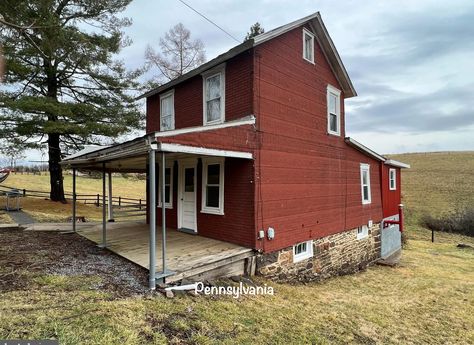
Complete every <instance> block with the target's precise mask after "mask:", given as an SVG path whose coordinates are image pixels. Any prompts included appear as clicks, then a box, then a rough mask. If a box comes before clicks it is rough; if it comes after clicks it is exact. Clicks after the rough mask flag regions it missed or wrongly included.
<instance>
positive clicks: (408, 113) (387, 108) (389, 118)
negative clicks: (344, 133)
mask: <svg viewBox="0 0 474 345" xmlns="http://www.w3.org/2000/svg"><path fill="white" fill-rule="evenodd" d="M473 86H474V85H468V86H466V87H452V88H449V87H448V88H446V89H445V88H443V89H442V90H439V91H436V92H432V93H430V94H426V95H423V94H416V95H410V94H408V93H402V92H396V91H393V93H392V94H391V97H387V98H381V99H380V100H377V99H376V101H375V102H373V103H369V102H363V101H362V102H361V103H359V104H356V105H355V106H354V107H353V109H352V110H351V111H350V112H349V113H348V114H347V115H346V116H347V123H348V129H349V131H356V132H357V131H377V132H393V131H399V132H407V133H423V132H431V131H451V130H458V129H465V128H466V127H469V126H472V125H474V99H473V98H472V92H471V90H472V87H473ZM374 89H376V86H375V85H374ZM376 92H377V91H374V92H373V93H376ZM443 108H452V109H450V110H446V109H445V110H442V109H443Z"/></svg>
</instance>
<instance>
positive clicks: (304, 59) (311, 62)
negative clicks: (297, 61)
mask: <svg viewBox="0 0 474 345" xmlns="http://www.w3.org/2000/svg"><path fill="white" fill-rule="evenodd" d="M303 61H306V62H309V63H310V64H312V65H316V63H315V62H314V61H311V60H308V59H306V58H303Z"/></svg>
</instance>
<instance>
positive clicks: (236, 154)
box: [159, 143, 253, 159]
mask: <svg viewBox="0 0 474 345" xmlns="http://www.w3.org/2000/svg"><path fill="white" fill-rule="evenodd" d="M159 151H163V152H173V153H189V154H193V155H202V156H216V157H231V158H243V159H253V154H252V153H251V152H241V151H229V150H219V149H210V148H205V147H196V146H188V145H181V144H168V143H160V144H159Z"/></svg>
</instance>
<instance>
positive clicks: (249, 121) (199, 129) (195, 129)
mask: <svg viewBox="0 0 474 345" xmlns="http://www.w3.org/2000/svg"><path fill="white" fill-rule="evenodd" d="M254 124H255V116H253V115H250V116H247V117H245V118H243V119H239V120H235V121H228V122H224V123H219V124H215V125H207V126H198V127H189V128H181V129H175V130H172V131H165V132H155V133H154V134H153V136H155V137H156V138H164V137H171V136H174V135H179V134H187V133H195V132H204V131H211V130H214V129H221V128H229V127H238V126H244V125H254Z"/></svg>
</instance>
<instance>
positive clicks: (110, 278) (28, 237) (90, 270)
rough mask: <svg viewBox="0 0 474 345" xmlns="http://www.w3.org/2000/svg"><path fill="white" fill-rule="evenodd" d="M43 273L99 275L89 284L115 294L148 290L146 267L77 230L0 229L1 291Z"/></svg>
mask: <svg viewBox="0 0 474 345" xmlns="http://www.w3.org/2000/svg"><path fill="white" fill-rule="evenodd" d="M45 275H53V276H54V275H57V276H76V277H98V279H97V280H96V281H97V283H94V284H93V286H91V287H90V288H91V289H97V290H102V291H106V292H111V293H112V296H114V297H126V296H130V295H136V294H143V293H146V292H147V287H146V285H145V284H146V283H147V279H148V278H147V277H148V273H147V271H146V270H145V269H143V268H142V267H140V266H138V265H135V264H134V263H132V262H130V261H128V260H126V259H124V258H121V257H120V256H118V255H116V254H114V253H112V252H110V251H108V250H107V249H101V248H99V247H97V245H96V244H95V243H93V242H91V241H89V240H87V239H85V238H83V237H81V236H79V235H77V234H73V233H69V234H66V233H58V232H39V231H38V232H37V231H22V230H2V229H0V292H6V291H12V290H26V289H31V287H32V286H31V285H32V284H34V281H35V277H39V276H45Z"/></svg>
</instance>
